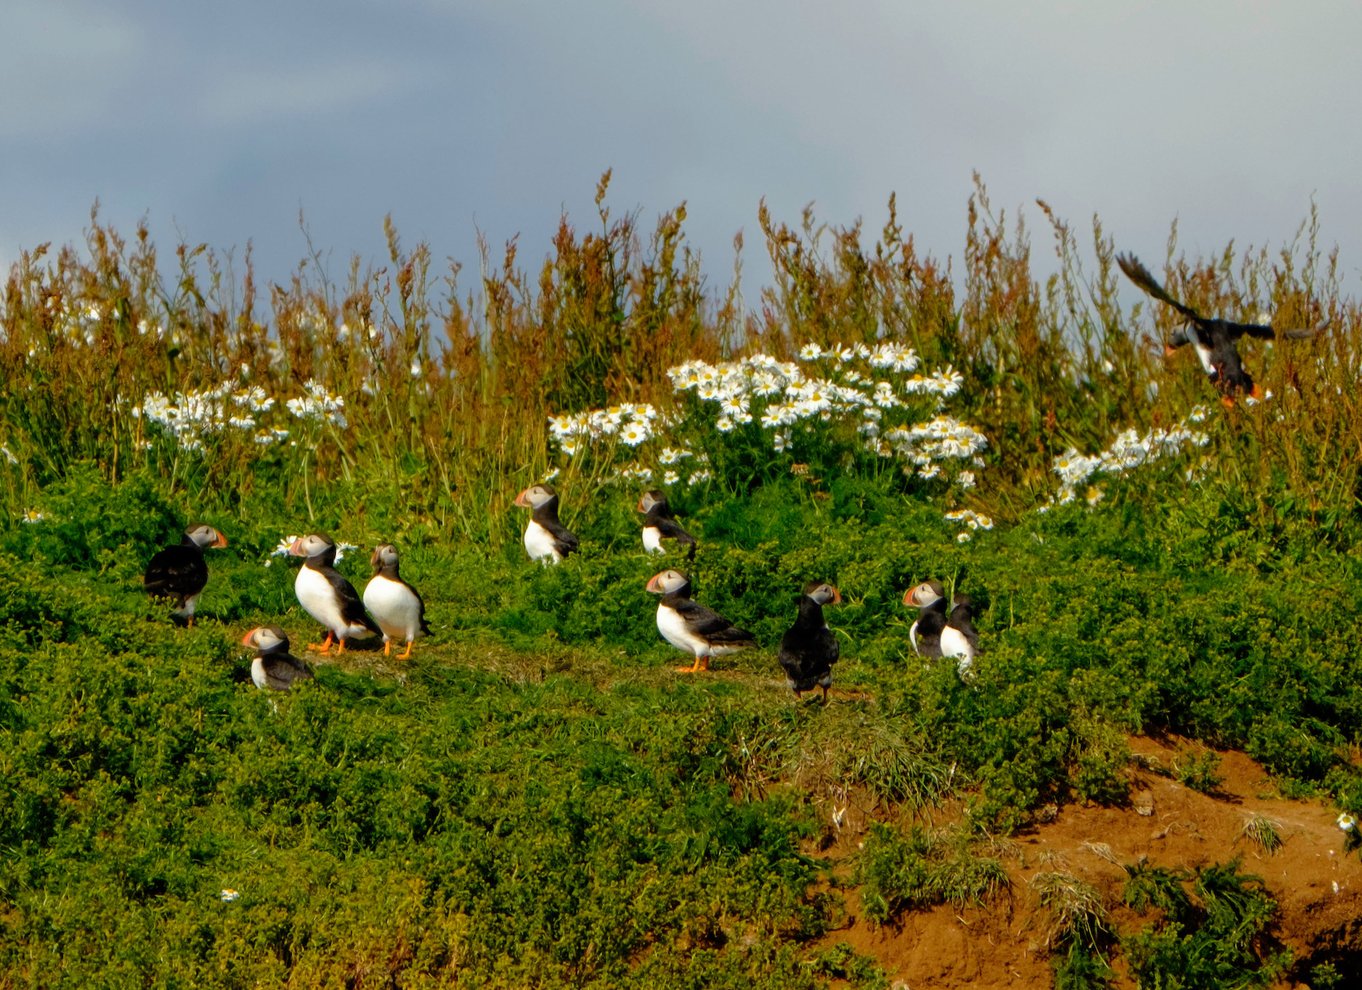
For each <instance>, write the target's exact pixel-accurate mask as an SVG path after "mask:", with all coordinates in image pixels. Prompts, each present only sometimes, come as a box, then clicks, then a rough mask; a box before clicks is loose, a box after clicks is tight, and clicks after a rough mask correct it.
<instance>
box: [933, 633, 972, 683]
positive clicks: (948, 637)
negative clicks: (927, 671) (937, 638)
mask: <svg viewBox="0 0 1362 990" xmlns="http://www.w3.org/2000/svg"><path fill="white" fill-rule="evenodd" d="M941 655H942V656H943V657H954V658H955V659H956V664H955V666H956V669H957V670H959V671H960V674H961V675H962V676H963V675H964V674H965V672H966V671H968V670H969V669H970V666H971V665H972V664H973V663H974V646H973V645H972V644H971V643H970V641H969V640H968V639H966V638H965V634H964V633H962V632H961V631H960V630H959V629H956V628H955V627H954V626H947V627H946V628H945V629H942V630H941Z"/></svg>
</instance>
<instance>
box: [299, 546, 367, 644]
mask: <svg viewBox="0 0 1362 990" xmlns="http://www.w3.org/2000/svg"><path fill="white" fill-rule="evenodd" d="M288 552H289V553H291V554H292V555H293V556H295V557H306V558H307V560H306V561H304V563H303V566H302V567H300V568H299V569H298V576H297V577H296V578H295V579H294V581H293V592H294V594H296V595H297V596H298V604H300V605H302V606H303V608H305V609H307V613H308V615H310V616H312V617H313V618H314V619H316V620H317V621H318V622H320V623H321V624H322V625H323V626H325V627H326V642H324V643H311V644H308V649H314V648H315V649H319V650H321V652H322V653H328V652H330V650H331V641H332V639H334V640H335V641H336V654H337V655H339V654H341V653H344V652H345V640H346V639H347V638H353V637H355V636H363V635H364V633H365V631H366V630H367V631H368V632H371V633H382V631H383V630H381V629H379V628H378V626H377V625H376V624H375V623H374V620H373V619H371V618H369V613H368V612H366V611H364V603H363V602H361V601H360V600H359V595H358V594H357V593H356V592H355V587H354V585H352V584H351V583H350V582H349V581H347V580H345V575H343V574H341V572H340V571H338V570H336V568H335V563H336V544H335V542H334V541H333V540H331V539H330V538H329V537H326V536H322V535H321V534H320V533H313V534H312V535H310V536H300V537H299V538H298V539H296V540H294V541H293V543H292V544H290V545H289V548H288Z"/></svg>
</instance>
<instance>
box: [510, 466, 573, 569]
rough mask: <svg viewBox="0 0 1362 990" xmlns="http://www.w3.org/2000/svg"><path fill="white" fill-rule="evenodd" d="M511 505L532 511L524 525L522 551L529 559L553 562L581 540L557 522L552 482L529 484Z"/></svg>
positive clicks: (570, 551)
mask: <svg viewBox="0 0 1362 990" xmlns="http://www.w3.org/2000/svg"><path fill="white" fill-rule="evenodd" d="M515 504H516V505H518V506H520V507H521V508H522V509H531V510H533V511H532V513H531V515H530V521H529V524H528V525H527V526H526V527H525V551H526V553H528V554H529V555H530V559H531V560H537V561H540V562H541V563H545V564H556V563H558V562H559V561H561V560H562V559H563V558H564V557H566V556H567V555H568V554H570V553H574V552H576V550H577V547H578V546H579V545H580V542H581V541H580V540H578V539H577V537H576V535H575V534H574V533H572V532H571V531H570V530H568V528H567V527H566V526H564V525H563V524H562V523H560V522H559V521H558V493H557V492H556V491H554V490H553V486H552V485H547V484H540V485H531V486H530V487H529V488H526V489H525V490H524V491H523V492H521V493H520V494H519V495H517V496H516V497H515Z"/></svg>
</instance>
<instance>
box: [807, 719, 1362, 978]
mask: <svg viewBox="0 0 1362 990" xmlns="http://www.w3.org/2000/svg"><path fill="white" fill-rule="evenodd" d="M1131 748H1132V750H1133V751H1134V753H1135V754H1136V758H1137V759H1136V763H1135V769H1134V771H1133V780H1132V787H1131V802H1130V805H1129V806H1128V807H1120V808H1115V807H1097V806H1090V807H1081V806H1071V807H1066V808H1063V809H1060V810H1058V811H1057V813H1056V814H1055V816H1054V818H1053V820H1051V821H1049V822H1047V823H1045V824H1042V825H1039V826H1037V827H1036V828H1034V829H1033V830H1031V831H1030V832H1028V833H1024V834H1022V835H1019V836H1018V837H1017V838H1016V839H1015V846H1014V847H1013V849H1012V852H1013V853H1015V855H1009V856H1007V857H1005V861H1006V862H1007V865H1008V871H1009V874H1010V876H1011V879H1012V890H1011V893H1010V895H1005V896H1003V897H1001V898H998V899H996V900H995V901H994V902H992V903H990V904H987V905H985V906H982V907H970V908H967V909H965V910H957V909H955V908H953V907H949V906H941V907H937V908H934V909H931V910H926V911H917V912H913V913H911V914H908V915H906V916H905V917H904V918H903V919H902V923H901V924H900V925H899V926H897V927H894V926H884V927H880V928H876V927H874V926H872V925H871V924H869V923H868V922H866V921H865V920H864V919H862V918H860V917H858V916H857V912H856V907H855V904H854V900H855V899H854V897H853V898H850V901H851V902H852V903H849V904H848V907H849V908H850V909H851V913H850V914H849V915H848V917H847V919H846V924H845V926H844V927H842V928H840V929H839V930H837V931H834V932H831V933H830V934H829V936H828V938H827V942H828V943H829V944H835V943H838V942H846V943H848V944H849V945H851V946H852V947H853V948H854V949H856V950H857V951H858V952H861V953H864V954H866V955H869V956H872V957H874V958H875V959H876V960H877V961H878V962H879V964H880V965H881V966H882V967H883V969H884V971H885V972H886V974H887V975H888V977H889V980H890V983H891V986H894V987H896V988H912V990H918V988H928V987H930V988H939V990H950V988H956V987H959V988H964V987H969V988H971V990H991V988H1000V990H1001V988H1009V990H1010V988H1016V987H1049V986H1051V985H1052V984H1053V973H1052V970H1051V965H1050V960H1049V954H1048V948H1047V941H1048V938H1049V935H1050V933H1051V929H1052V924H1053V917H1052V915H1051V913H1050V912H1049V910H1048V909H1046V908H1043V907H1041V905H1040V904H1039V902H1038V900H1037V897H1036V894H1035V892H1034V891H1033V890H1032V888H1031V887H1030V886H1029V885H1028V881H1029V880H1030V878H1031V877H1032V876H1034V875H1035V874H1036V873H1037V872H1040V871H1042V870H1066V871H1069V872H1071V873H1073V874H1075V875H1076V876H1078V877H1079V878H1081V879H1082V880H1085V881H1087V882H1088V883H1091V884H1093V885H1094V886H1095V887H1096V888H1097V889H1098V890H1099V891H1100V892H1101V894H1102V899H1103V903H1104V904H1105V905H1106V907H1107V909H1108V910H1109V911H1110V915H1111V920H1112V922H1113V923H1114V924H1115V926H1116V927H1117V928H1118V930H1120V931H1123V932H1127V933H1129V932H1134V931H1138V930H1139V929H1140V928H1141V927H1142V926H1143V925H1144V924H1145V923H1146V922H1147V921H1148V920H1150V919H1148V918H1142V917H1139V916H1136V915H1134V914H1132V913H1131V912H1130V911H1129V910H1128V909H1126V908H1124V907H1123V906H1122V905H1121V891H1122V886H1123V884H1124V881H1125V876H1126V874H1125V871H1124V870H1123V869H1122V867H1121V865H1120V864H1133V863H1136V862H1138V861H1140V860H1141V859H1142V858H1143V859H1146V860H1147V861H1148V862H1149V863H1150V864H1151V865H1154V866H1161V867H1169V868H1174V867H1187V868H1196V867H1202V866H1208V865H1211V864H1214V863H1224V862H1227V861H1229V860H1231V859H1233V858H1234V857H1236V856H1238V857H1240V858H1241V859H1242V869H1243V871H1244V872H1247V873H1253V874H1256V875H1258V876H1260V877H1261V878H1262V879H1263V880H1264V881H1265V883H1266V884H1267V886H1268V888H1269V890H1270V891H1271V893H1272V896H1273V897H1275V898H1276V900H1277V903H1278V909H1279V913H1278V918H1277V925H1276V928H1275V929H1274V930H1273V932H1272V935H1273V936H1274V937H1275V938H1276V939H1278V940H1280V942H1281V943H1282V944H1284V945H1285V946H1286V947H1288V948H1290V949H1291V950H1292V952H1293V953H1294V956H1295V960H1296V965H1295V966H1294V967H1293V973H1294V974H1300V975H1301V976H1304V975H1305V974H1308V973H1309V971H1310V968H1311V966H1312V961H1317V960H1321V959H1327V958H1331V957H1332V958H1337V957H1338V956H1339V955H1340V954H1341V955H1343V956H1345V957H1347V958H1349V959H1351V960H1354V961H1355V960H1358V959H1362V858H1359V856H1358V855H1357V854H1356V853H1352V854H1349V853H1346V852H1345V851H1344V848H1343V845H1344V834H1343V833H1342V832H1341V831H1340V830H1339V828H1338V823H1337V812H1336V810H1335V809H1332V808H1331V807H1329V806H1328V805H1326V804H1325V803H1323V802H1318V801H1296V800H1288V799H1285V798H1283V797H1281V796H1280V795H1279V794H1278V792H1277V789H1276V787H1275V786H1274V785H1273V784H1272V783H1271V781H1270V780H1269V779H1268V775H1267V773H1266V772H1265V771H1264V770H1263V769H1262V767H1260V766H1259V765H1258V764H1256V763H1254V762H1253V761H1252V760H1250V759H1249V758H1248V757H1247V756H1244V755H1243V754H1241V753H1234V752H1225V753H1221V754H1219V756H1220V764H1219V768H1218V771H1217V773H1218V775H1219V776H1220V777H1221V778H1222V780H1221V783H1220V784H1219V786H1218V787H1217V789H1216V791H1215V793H1214V794H1210V795H1208V794H1203V793H1200V792H1198V791H1194V790H1191V789H1189V788H1187V787H1186V786H1184V785H1183V784H1181V783H1179V782H1178V781H1176V780H1174V779H1173V778H1172V777H1171V776H1168V775H1167V774H1166V773H1160V772H1157V771H1158V769H1159V768H1168V767H1170V766H1172V765H1173V762H1174V760H1175V758H1176V755H1177V751H1176V750H1175V749H1174V748H1173V746H1172V745H1170V744H1165V743H1162V742H1156V741H1153V740H1150V739H1133V740H1131ZM1255 814H1259V815H1264V816H1266V817H1267V818H1269V819H1271V820H1272V821H1273V822H1275V823H1277V830H1278V832H1279V834H1280V836H1281V838H1282V840H1283V844H1282V846H1281V847H1280V848H1278V850H1277V851H1276V852H1274V853H1267V852H1265V851H1264V850H1263V848H1262V847H1261V846H1260V845H1259V844H1258V843H1257V842H1255V841H1254V840H1252V839H1250V838H1248V837H1247V836H1245V835H1244V823H1245V822H1246V821H1247V820H1248V819H1249V818H1250V817H1251V816H1253V815H1255ZM863 825H864V823H863V822H860V821H857V822H851V821H847V822H846V823H845V826H844V828H843V831H842V834H841V835H840V836H839V837H838V842H837V844H836V846H835V847H834V848H833V849H831V850H829V852H831V853H832V854H833V855H834V856H837V855H838V853H843V854H844V855H847V856H850V855H851V854H853V853H854V851H855V848H856V844H857V841H858V838H859V836H860V833H861V827H862V826H863ZM1115 965H1116V969H1117V979H1116V981H1115V983H1114V985H1115V986H1117V987H1133V986H1134V981H1133V980H1132V979H1131V978H1130V977H1129V974H1128V973H1126V972H1125V970H1124V967H1123V966H1122V965H1121V962H1120V959H1119V956H1118V957H1117V960H1116V962H1115ZM1340 968H1341V969H1342V967H1340ZM1281 985H1282V986H1284V987H1296V986H1304V985H1305V984H1304V983H1298V982H1296V981H1295V980H1288V981H1287V982H1285V983H1283V984H1281Z"/></svg>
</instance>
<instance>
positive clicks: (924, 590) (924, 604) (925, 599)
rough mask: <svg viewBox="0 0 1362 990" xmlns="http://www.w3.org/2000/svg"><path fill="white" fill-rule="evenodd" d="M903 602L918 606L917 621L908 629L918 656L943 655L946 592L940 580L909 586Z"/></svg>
mask: <svg viewBox="0 0 1362 990" xmlns="http://www.w3.org/2000/svg"><path fill="white" fill-rule="evenodd" d="M903 604H905V605H907V606H908V607H909V608H917V609H919V611H918V616H917V621H916V622H914V623H913V624H912V626H911V627H910V628H909V630H908V640H909V642H911V643H912V644H913V651H914V652H915V653H917V655H918V656H921V657H927V658H929V659H934V658H936V657H939V656H941V631H942V629H944V628H945V626H946V592H945V589H944V588H942V587H941V582H940V581H923V582H922V583H921V584H919V585H916V586H914V587H912V588H909V589H908V591H907V592H906V593H905V594H904V596H903Z"/></svg>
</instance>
